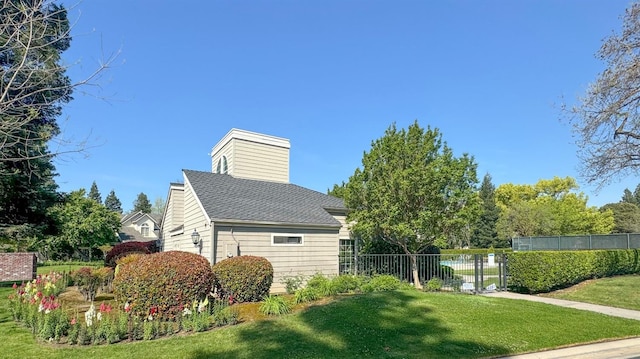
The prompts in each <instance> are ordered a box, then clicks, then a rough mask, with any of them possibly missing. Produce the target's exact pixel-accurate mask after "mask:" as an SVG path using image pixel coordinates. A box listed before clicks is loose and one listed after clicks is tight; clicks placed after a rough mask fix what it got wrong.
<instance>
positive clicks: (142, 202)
mask: <svg viewBox="0 0 640 359" xmlns="http://www.w3.org/2000/svg"><path fill="white" fill-rule="evenodd" d="M138 211H141V212H142V213H151V202H149V198H148V197H147V195H146V194H144V193H143V192H140V193H139V194H138V197H137V198H136V200H135V201H133V212H138Z"/></svg>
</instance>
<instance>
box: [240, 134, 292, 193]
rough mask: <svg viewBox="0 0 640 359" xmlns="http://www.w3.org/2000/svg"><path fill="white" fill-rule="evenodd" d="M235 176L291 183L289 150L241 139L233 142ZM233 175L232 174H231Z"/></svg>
mask: <svg viewBox="0 0 640 359" xmlns="http://www.w3.org/2000/svg"><path fill="white" fill-rule="evenodd" d="M232 142H233V144H234V148H233V163H234V165H233V173H232V174H233V176H235V177H241V178H251V179H259V180H264V181H272V182H284V183H288V182H289V149H288V148H283V147H277V146H272V145H265V144H261V143H256V142H250V141H245V140H240V139H234V140H233V141H232ZM230 173H231V172H230Z"/></svg>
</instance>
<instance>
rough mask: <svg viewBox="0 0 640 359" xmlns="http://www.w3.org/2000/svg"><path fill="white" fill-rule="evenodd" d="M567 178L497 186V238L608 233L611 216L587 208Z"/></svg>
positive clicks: (575, 184)
mask: <svg viewBox="0 0 640 359" xmlns="http://www.w3.org/2000/svg"><path fill="white" fill-rule="evenodd" d="M577 189H578V185H577V183H576V181H575V180H574V179H573V178H571V177H565V178H559V177H554V178H553V179H551V180H544V179H543V180H540V181H538V183H536V184H535V185H533V186H532V185H514V184H511V183H507V184H503V185H500V186H499V187H498V188H497V189H496V193H495V196H496V204H497V205H498V207H499V208H500V218H499V220H498V234H499V237H500V238H512V237H519V236H551V235H554V236H557V235H572V234H603V233H610V232H611V229H612V228H613V224H614V223H613V213H612V212H611V211H604V212H600V211H598V210H597V209H596V208H595V207H587V197H586V196H585V195H584V194H583V193H582V192H580V193H575V192H572V191H574V190H577Z"/></svg>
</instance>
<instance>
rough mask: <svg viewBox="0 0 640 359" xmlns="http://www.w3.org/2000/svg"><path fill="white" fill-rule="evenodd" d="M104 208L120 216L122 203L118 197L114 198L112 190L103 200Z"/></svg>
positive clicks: (114, 194) (114, 193)
mask: <svg viewBox="0 0 640 359" xmlns="http://www.w3.org/2000/svg"><path fill="white" fill-rule="evenodd" d="M104 206H105V207H107V209H108V210H110V211H114V212H116V213H120V214H122V203H121V202H120V200H119V199H118V197H116V192H115V191H114V190H111V192H109V194H108V195H107V198H105V199H104Z"/></svg>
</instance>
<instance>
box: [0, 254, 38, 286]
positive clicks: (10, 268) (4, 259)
mask: <svg viewBox="0 0 640 359" xmlns="http://www.w3.org/2000/svg"><path fill="white" fill-rule="evenodd" d="M36 263H37V259H36V254H35V253H0V282H17V281H22V280H25V281H26V280H32V279H34V278H35V277H36V269H37V267H36Z"/></svg>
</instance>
